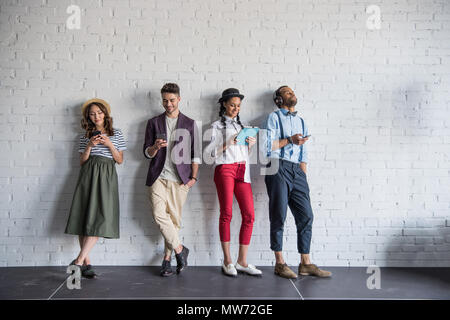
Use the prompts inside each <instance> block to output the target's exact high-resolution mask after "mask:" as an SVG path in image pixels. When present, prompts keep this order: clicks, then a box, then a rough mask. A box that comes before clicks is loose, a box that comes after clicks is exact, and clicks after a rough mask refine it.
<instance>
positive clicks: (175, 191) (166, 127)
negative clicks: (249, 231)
mask: <svg viewBox="0 0 450 320" xmlns="http://www.w3.org/2000/svg"><path fill="white" fill-rule="evenodd" d="M161 97H162V102H163V106H164V109H165V112H164V113H162V114H160V115H159V116H156V117H154V118H152V119H150V120H148V122H147V128H146V129H145V142H144V147H143V152H144V155H145V157H146V158H148V159H150V165H149V168H148V173H147V182H146V185H147V186H148V195H149V199H150V205H151V209H152V213H153V218H154V219H155V222H156V224H157V225H158V227H159V229H160V231H161V233H162V235H163V237H164V240H165V246H164V251H165V254H164V259H163V263H162V268H161V276H164V277H166V276H170V275H172V274H173V271H172V267H171V264H170V261H171V258H172V250H174V251H175V258H176V260H177V273H180V272H181V271H182V270H184V268H185V267H186V266H187V257H188V254H189V249H188V248H186V247H185V246H184V245H183V244H182V243H181V242H180V239H179V235H178V233H179V230H180V227H181V213H182V210H183V205H184V202H185V201H186V197H187V194H188V192H189V189H190V188H191V187H192V186H193V185H194V184H195V183H196V182H197V174H198V165H199V163H200V158H198V157H195V156H196V155H197V154H198V148H197V145H199V141H198V137H197V127H196V124H195V121H194V120H192V119H191V118H188V117H187V116H185V115H184V114H182V113H181V112H180V110H179V109H178V104H179V102H180V100H181V98H180V88H179V87H178V85H177V84H175V83H167V84H165V85H164V86H163V87H162V89H161Z"/></svg>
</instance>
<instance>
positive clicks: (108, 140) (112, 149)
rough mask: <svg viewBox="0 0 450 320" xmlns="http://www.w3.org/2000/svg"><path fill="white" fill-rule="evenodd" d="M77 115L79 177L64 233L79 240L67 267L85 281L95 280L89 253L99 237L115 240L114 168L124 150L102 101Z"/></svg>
mask: <svg viewBox="0 0 450 320" xmlns="http://www.w3.org/2000/svg"><path fill="white" fill-rule="evenodd" d="M81 113H82V115H83V118H82V120H81V127H82V128H83V129H84V130H85V133H84V134H83V135H82V136H81V137H80V147H79V150H78V151H79V152H80V164H81V169H80V174H79V177H78V182H77V185H76V187H75V192H74V195H73V200H72V205H71V207H70V215H69V219H68V221H67V226H66V230H65V233H68V234H75V235H78V236H79V241H80V247H81V251H80V253H79V254H78V256H77V258H76V259H75V260H73V261H72V262H71V265H77V266H78V267H80V268H81V274H82V275H83V276H84V277H86V278H94V277H95V276H96V274H95V272H94V270H93V269H92V266H91V264H90V258H89V252H90V251H91V249H92V248H93V247H94V245H95V243H96V242H97V240H98V238H99V237H103V238H110V239H117V238H119V192H118V183H117V173H116V168H115V164H116V163H118V164H121V163H122V162H123V151H124V150H126V145H125V140H124V137H123V135H122V131H121V130H120V129H117V128H113V120H112V118H111V116H110V113H111V108H110V106H109V104H108V103H107V102H106V101H104V100H102V99H97V98H95V99H91V100H88V101H86V102H85V103H84V104H83V106H82V108H81Z"/></svg>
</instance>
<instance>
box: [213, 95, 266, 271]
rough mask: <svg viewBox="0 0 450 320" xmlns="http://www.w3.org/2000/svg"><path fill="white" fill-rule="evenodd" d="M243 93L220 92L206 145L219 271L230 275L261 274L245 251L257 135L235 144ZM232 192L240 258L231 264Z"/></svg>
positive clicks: (249, 229)
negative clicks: (211, 164)
mask: <svg viewBox="0 0 450 320" xmlns="http://www.w3.org/2000/svg"><path fill="white" fill-rule="evenodd" d="M242 99H244V96H243V95H242V94H240V93H239V90H237V89H235V88H229V89H226V90H225V91H223V93H222V97H221V98H220V99H219V103H220V111H219V116H220V120H217V121H215V122H213V124H212V137H211V143H210V144H209V146H208V148H209V150H210V152H211V156H212V157H213V158H214V160H215V166H216V167H215V171H214V182H215V184H216V188H217V195H218V197H219V204H220V221H219V233H220V241H221V243H222V250H223V255H224V261H223V265H222V271H223V272H224V273H225V274H226V275H229V276H237V272H238V271H240V272H245V273H247V274H250V275H261V274H262V272H261V271H260V270H258V269H256V267H255V266H254V265H251V264H247V252H248V246H249V244H250V238H251V235H252V230H253V221H254V219H255V209H254V206H253V193H252V187H251V185H250V167H249V152H250V150H251V148H252V147H253V146H254V144H255V143H256V138H252V137H248V138H247V139H246V142H247V144H246V145H239V144H237V140H236V137H237V135H238V133H239V131H240V130H241V129H242V128H243V125H242V123H241V121H240V119H239V110H240V107H241V101H242ZM233 194H234V195H235V196H236V200H237V202H238V204H239V208H240V209H241V214H242V225H241V230H240V233H239V257H238V260H237V263H236V265H233V263H232V260H231V255H230V222H231V218H232V208H233Z"/></svg>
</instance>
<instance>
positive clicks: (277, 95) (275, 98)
mask: <svg viewBox="0 0 450 320" xmlns="http://www.w3.org/2000/svg"><path fill="white" fill-rule="evenodd" d="M285 87H287V86H281V87H279V88H278V89H277V90H276V91H275V92H274V93H273V102H275V104H276V105H277V107H278V108H279V107H281V106H282V105H283V103H284V101H283V97H282V96H281V95H280V90H281V89H283V88H285Z"/></svg>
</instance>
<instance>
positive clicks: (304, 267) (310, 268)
mask: <svg viewBox="0 0 450 320" xmlns="http://www.w3.org/2000/svg"><path fill="white" fill-rule="evenodd" d="M298 274H300V275H302V276H316V277H319V278H327V277H331V272H330V271H325V270H320V269H319V268H318V267H317V266H316V265H315V264H300V265H299V266H298Z"/></svg>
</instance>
